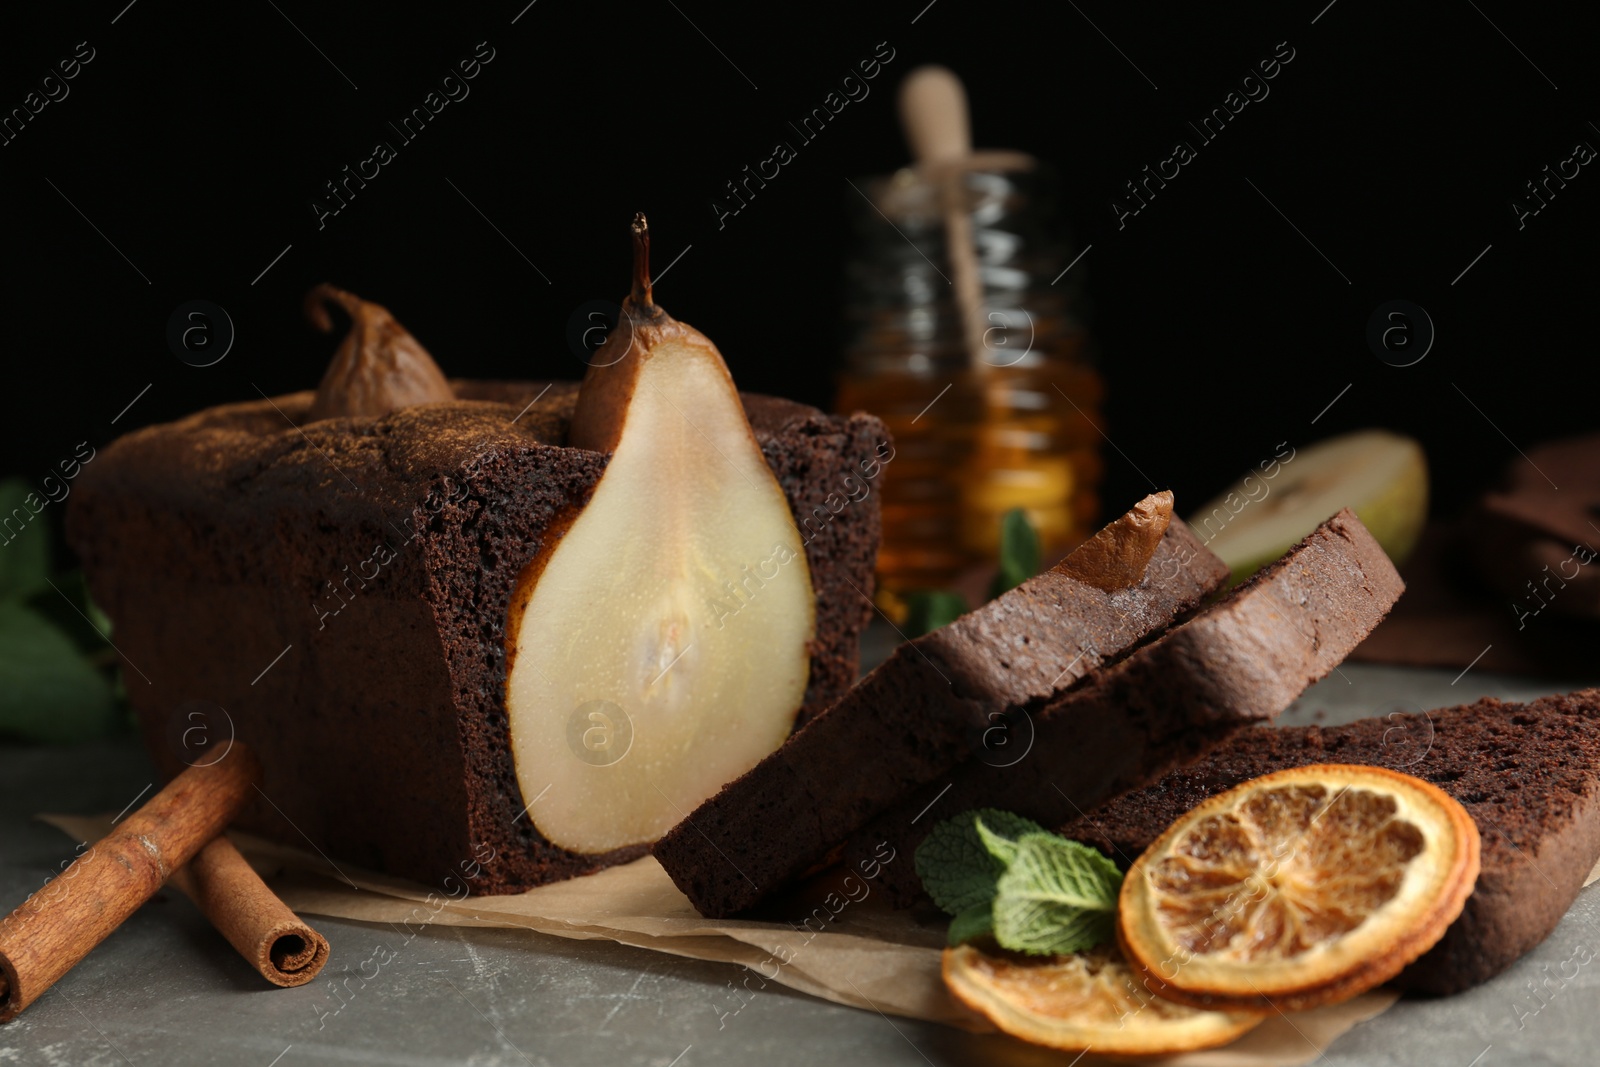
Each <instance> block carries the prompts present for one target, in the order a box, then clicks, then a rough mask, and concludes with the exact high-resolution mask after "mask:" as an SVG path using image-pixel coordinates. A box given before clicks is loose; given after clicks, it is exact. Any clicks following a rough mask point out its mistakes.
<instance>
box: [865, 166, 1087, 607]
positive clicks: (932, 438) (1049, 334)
mask: <svg viewBox="0 0 1600 1067" xmlns="http://www.w3.org/2000/svg"><path fill="white" fill-rule="evenodd" d="M1022 160H1023V162H1022V163H1021V164H1019V165H1014V166H1012V167H1010V168H1009V169H988V170H981V169H973V170H967V171H965V172H964V173H960V174H958V175H955V176H954V177H953V178H945V179H944V180H945V181H946V182H947V183H949V182H953V183H954V184H955V190H954V193H955V197H954V198H952V195H951V194H952V190H951V188H950V187H949V186H948V185H946V186H945V187H943V188H939V187H936V186H935V184H934V183H933V182H932V181H930V180H929V179H928V178H926V177H924V176H923V174H922V173H921V172H919V171H918V170H917V169H916V168H907V169H905V170H902V171H899V172H897V173H896V174H893V175H889V176H887V177H879V178H870V179H866V180H864V181H858V182H856V183H854V184H855V186H856V189H857V191H858V192H860V193H861V194H862V195H861V196H860V197H858V198H854V199H855V203H854V205H853V211H854V219H853V221H854V233H855V241H856V253H855V255H854V256H853V258H852V259H851V260H850V262H849V264H848V266H847V269H846V278H847V285H848V292H847V296H846V302H845V303H846V322H845V327H846V342H845V361H844V370H843V373H842V374H841V376H840V379H839V390H838V399H837V405H836V406H837V408H838V410H840V411H846V412H848V411H856V410H864V411H868V412H871V413H872V414H874V415H877V416H878V417H879V418H881V419H882V420H883V421H884V422H885V423H886V424H887V426H888V428H889V431H890V433H891V434H892V435H893V438H894V456H893V459H892V461H891V462H889V463H888V464H887V465H886V466H885V467H884V470H883V475H882V477H881V479H880V483H881V503H882V507H883V545H882V548H881V549H880V551H879V553H878V584H879V589H880V604H881V605H882V606H884V607H885V609H886V610H889V611H891V614H893V613H894V610H895V609H896V608H897V607H898V606H899V604H900V601H899V597H900V595H902V594H904V593H906V592H908V591H911V590H915V589H938V588H946V587H948V586H950V585H951V584H952V582H953V581H955V580H956V579H957V578H958V577H959V576H961V575H962V574H964V573H966V572H968V571H970V570H971V569H972V568H974V567H976V566H978V565H981V564H984V563H992V562H993V561H994V560H995V558H996V555H997V552H998V547H999V538H1000V528H1001V518H1002V516H1004V514H1005V513H1006V512H1007V511H1009V510H1011V509H1012V508H1021V509H1022V510H1023V511H1024V513H1025V514H1026V515H1027V517H1028V519H1029V520H1030V521H1031V522H1032V524H1033V526H1034V528H1035V529H1036V530H1037V531H1038V533H1039V537H1040V541H1041V547H1042V550H1043V553H1044V556H1045V558H1046V559H1049V558H1051V557H1053V556H1055V555H1059V554H1061V553H1064V552H1066V551H1068V550H1070V549H1071V548H1072V547H1073V546H1074V545H1076V544H1077V543H1078V542H1080V541H1081V540H1083V539H1084V538H1085V537H1086V536H1088V535H1089V534H1090V533H1092V532H1093V529H1094V523H1095V520H1096V517H1097V515H1098V512H1099V509H1100V501H1099V496H1098V490H1099V485H1100V479H1101V473H1102V463H1101V453H1100V446H1101V441H1102V438H1101V431H1102V430H1104V428H1105V427H1104V423H1103V422H1102V420H1101V417H1100V410H1101V407H1102V402H1103V397H1104V384H1103V382H1102V380H1101V377H1100V375H1099V373H1098V372H1097V371H1096V370H1095V367H1094V363H1093V360H1092V355H1091V346H1090V342H1089V336H1088V334H1087V332H1086V331H1085V328H1084V325H1083V320H1082V304H1083V299H1082V291H1081V289H1080V288H1079V286H1078V284H1077V280H1078V278H1079V277H1080V276H1081V275H1082V272H1083V267H1082V265H1081V264H1079V265H1076V266H1073V269H1072V270H1070V271H1069V270H1067V269H1066V268H1068V267H1069V266H1071V265H1072V264H1073V260H1072V257H1073V256H1077V255H1078V254H1079V253H1078V250H1076V249H1074V248H1073V247H1072V246H1071V245H1069V244H1068V243H1066V242H1065V241H1063V240H1061V239H1060V238H1059V237H1058V236H1057V235H1056V233H1055V232H1054V229H1053V227H1054V223H1055V217H1054V216H1055V207H1056V204H1055V199H1056V188H1057V181H1056V179H1055V176H1054V174H1053V173H1052V172H1051V171H1050V170H1049V169H1048V168H1045V167H1043V166H1041V165H1038V164H1034V163H1032V162H1031V161H1028V160H1027V159H1026V157H1022ZM952 207H954V208H955V209H956V210H958V211H959V212H961V213H962V214H964V215H965V217H966V219H967V220H968V223H967V224H961V225H956V224H955V223H960V220H959V219H956V220H954V223H953V222H952V215H951V212H952ZM951 231H955V232H956V233H957V235H958V238H957V239H958V240H962V239H967V235H970V242H971V245H972V253H971V255H970V258H969V259H968V260H967V264H968V265H967V270H968V271H969V272H970V271H971V269H972V266H971V265H972V264H973V263H974V262H975V264H976V276H977V285H976V287H974V288H975V292H976V295H978V296H979V297H980V302H979V303H977V304H976V305H974V304H973V302H972V301H971V299H970V298H969V299H968V300H967V301H966V303H965V306H963V302H962V301H961V299H959V298H958V295H957V292H958V289H959V286H958V284H957V281H956V280H955V279H956V277H957V275H958V274H959V269H958V268H959V265H958V264H953V263H952V252H955V253H956V254H958V255H959V254H960V252H959V248H953V247H952V244H951V241H950V233H951ZM968 276H969V277H970V273H969V275H968ZM969 291H970V290H969ZM975 314H976V315H978V316H980V318H979V319H978V320H977V321H976V322H975V321H974V320H973V316H974V315H975Z"/></svg>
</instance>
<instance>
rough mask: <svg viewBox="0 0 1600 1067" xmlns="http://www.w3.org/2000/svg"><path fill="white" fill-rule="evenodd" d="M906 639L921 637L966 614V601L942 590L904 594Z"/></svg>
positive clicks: (915, 591) (924, 590)
mask: <svg viewBox="0 0 1600 1067" xmlns="http://www.w3.org/2000/svg"><path fill="white" fill-rule="evenodd" d="M905 599H906V608H907V614H906V624H905V635H906V636H907V637H921V636H922V635H923V634H925V633H928V632H929V631H932V630H937V629H938V628H939V627H941V626H948V625H949V624H950V623H952V622H955V621H956V620H957V619H959V618H960V617H961V616H963V615H965V614H966V613H967V599H966V597H964V596H962V595H961V594H960V593H951V592H947V591H945V590H943V589H918V590H914V591H912V592H910V593H907V594H906V598H905Z"/></svg>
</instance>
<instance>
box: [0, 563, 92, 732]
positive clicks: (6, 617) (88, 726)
mask: <svg viewBox="0 0 1600 1067" xmlns="http://www.w3.org/2000/svg"><path fill="white" fill-rule="evenodd" d="M13 547H15V546H13ZM3 551H5V550H4V549H0V552H3ZM116 724H117V715H116V705H115V701H114V700H113V698H112V693H111V685H110V683H109V682H107V680H106V678H105V676H104V675H102V674H101V673H100V672H99V671H97V670H95V669H94V668H93V667H92V666H90V664H89V661H88V660H87V659H85V658H84V656H83V654H82V653H81V652H80V651H79V650H78V649H77V647H76V646H75V645H74V644H73V642H72V639H71V638H69V637H68V636H67V635H66V634H64V633H62V632H61V631H60V630H59V629H57V628H56V627H55V626H53V625H51V623H50V621H49V620H48V619H46V618H45V617H44V616H42V615H40V614H39V613H38V612H36V611H32V610H30V609H28V608H26V607H23V606H22V605H20V604H7V603H0V733H3V734H7V735H10V736H13V737H21V738H25V739H27V740H31V741H44V742H50V743H55V744H67V743H73V742H78V741H85V740H88V739H90V738H94V737H99V736H101V735H103V734H106V733H109V732H110V731H111V730H113V729H114V728H115V727H116Z"/></svg>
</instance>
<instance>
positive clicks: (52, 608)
mask: <svg viewBox="0 0 1600 1067" xmlns="http://www.w3.org/2000/svg"><path fill="white" fill-rule="evenodd" d="M51 581H52V582H53V583H54V584H55V588H54V589H52V588H51V587H50V586H48V585H47V586H45V587H44V589H43V590H42V591H41V592H38V593H35V594H34V595H33V596H31V597H29V598H28V600H27V602H26V604H25V606H26V607H27V608H29V609H31V610H33V611H36V612H38V613H39V614H40V615H43V616H44V617H45V618H46V619H48V620H49V621H50V622H51V624H52V625H54V626H55V628H56V629H58V630H60V631H61V632H62V633H64V634H66V635H67V636H68V637H70V638H72V642H73V644H75V645H77V646H78V649H79V650H80V651H82V652H83V653H84V654H85V655H88V656H91V657H95V656H97V654H99V653H101V652H104V651H106V650H107V649H109V648H110V647H111V646H110V645H109V644H108V640H109V638H110V634H111V621H110V620H109V619H107V618H105V614H104V612H102V611H101V610H100V609H99V608H97V607H95V605H94V602H93V601H91V600H90V599H89V589H88V587H87V586H86V585H84V582H83V572H82V571H67V572H66V573H65V574H58V575H56V576H55V577H54V578H53V579H51Z"/></svg>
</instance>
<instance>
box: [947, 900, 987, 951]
mask: <svg viewBox="0 0 1600 1067" xmlns="http://www.w3.org/2000/svg"><path fill="white" fill-rule="evenodd" d="M992 933H994V906H993V905H992V904H990V903H989V902H988V901H984V902H983V903H982V904H978V905H975V906H974V907H970V908H968V909H967V910H966V911H964V912H962V913H961V914H960V915H957V916H956V917H955V918H954V919H951V920H950V934H949V937H948V942H949V943H950V944H952V945H961V944H965V943H966V942H968V941H973V940H976V939H977V938H980V937H987V936H988V935H989V934H992Z"/></svg>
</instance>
